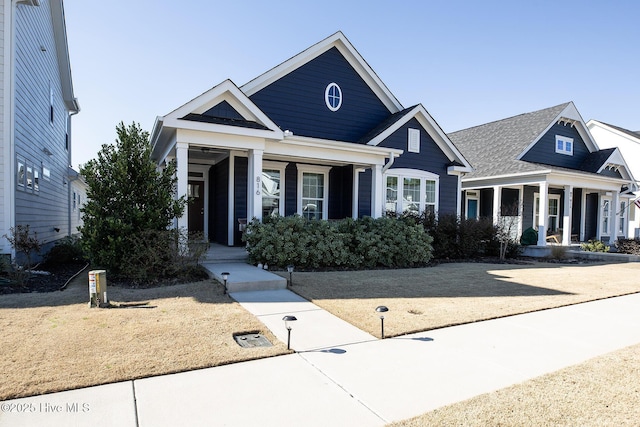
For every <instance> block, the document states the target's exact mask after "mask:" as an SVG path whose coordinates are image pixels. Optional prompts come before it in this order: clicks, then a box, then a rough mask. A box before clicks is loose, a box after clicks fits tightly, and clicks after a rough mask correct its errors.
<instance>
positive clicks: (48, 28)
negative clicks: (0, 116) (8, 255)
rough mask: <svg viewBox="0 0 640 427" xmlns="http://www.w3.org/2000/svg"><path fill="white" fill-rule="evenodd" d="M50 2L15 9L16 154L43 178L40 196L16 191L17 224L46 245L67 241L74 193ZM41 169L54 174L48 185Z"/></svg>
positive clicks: (34, 192) (45, 1)
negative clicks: (30, 231) (51, 116)
mask: <svg viewBox="0 0 640 427" xmlns="http://www.w3.org/2000/svg"><path fill="white" fill-rule="evenodd" d="M50 1H51V0H40V6H28V5H24V4H18V5H17V6H15V13H16V15H15V16H16V18H15V33H16V37H15V97H16V100H15V152H16V156H20V157H21V158H23V159H24V160H25V161H26V163H27V167H29V166H31V167H32V168H33V171H34V173H35V171H37V172H38V174H39V178H40V179H39V190H38V191H35V189H33V190H28V189H26V190H18V191H16V224H29V225H30V227H31V229H32V230H34V231H36V232H37V233H38V238H39V239H41V240H43V241H45V242H52V241H55V240H57V239H59V238H61V237H64V236H65V235H67V233H68V230H69V210H68V209H69V205H68V200H69V194H70V193H71V191H70V187H71V185H70V182H69V177H68V176H67V175H68V166H69V163H70V153H69V150H68V149H67V147H66V145H65V143H66V133H65V132H66V126H65V123H66V120H67V119H68V117H69V112H68V109H67V108H66V106H65V104H64V102H63V100H62V84H61V82H60V72H59V70H58V62H57V56H56V46H55V40H54V34H53V24H52V19H51V8H50ZM50 90H52V91H53V110H54V113H53V122H51V121H50ZM69 148H70V147H69ZM43 168H46V169H48V170H49V171H50V178H49V179H46V178H45V177H44V176H43ZM56 230H59V231H56Z"/></svg>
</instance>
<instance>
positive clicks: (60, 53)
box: [50, 0, 80, 113]
mask: <svg viewBox="0 0 640 427" xmlns="http://www.w3.org/2000/svg"><path fill="white" fill-rule="evenodd" d="M50 4H51V23H52V25H53V38H54V42H55V45H56V58H57V61H58V72H59V73H60V83H61V85H62V97H63V99H64V102H65V105H66V106H67V108H68V109H69V111H70V112H72V113H78V112H79V111H80V105H79V104H78V100H77V99H76V97H75V96H74V94H73V80H72V78H71V62H70V61H69V45H68V43H67V28H66V25H65V21H64V7H63V5H62V0H52V1H51V2H50Z"/></svg>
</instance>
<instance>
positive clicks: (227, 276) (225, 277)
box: [221, 271, 229, 295]
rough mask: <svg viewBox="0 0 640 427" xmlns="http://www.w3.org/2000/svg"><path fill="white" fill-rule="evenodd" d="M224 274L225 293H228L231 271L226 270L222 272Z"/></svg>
mask: <svg viewBox="0 0 640 427" xmlns="http://www.w3.org/2000/svg"><path fill="white" fill-rule="evenodd" d="M221 276H222V280H224V293H225V295H226V293H227V280H228V279H229V272H228V271H224V272H222V274H221Z"/></svg>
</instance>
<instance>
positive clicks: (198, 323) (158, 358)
mask: <svg viewBox="0 0 640 427" xmlns="http://www.w3.org/2000/svg"><path fill="white" fill-rule="evenodd" d="M639 273H640V263H634V264H585V265H558V264H547V263H534V264H530V265H512V264H442V265H439V266H436V267H430V268H421V269H406V270H376V271H357V272H322V273H302V272H296V273H294V286H293V290H294V291H296V292H298V293H299V294H301V295H302V296H304V297H306V298H308V299H310V300H312V301H313V302H314V303H316V304H318V305H319V306H321V307H323V308H325V309H326V310H328V311H330V312H332V313H334V314H336V315H338V316H339V317H342V318H343V319H345V320H347V321H348V322H350V323H352V324H354V325H356V326H358V327H359V328H361V329H363V330H365V331H368V332H370V333H372V334H374V335H378V334H379V329H378V328H379V319H378V317H377V316H376V314H375V313H374V309H375V307H376V306H377V305H386V306H388V307H389V309H390V311H389V312H388V313H386V320H385V332H386V334H389V335H391V334H393V335H400V334H405V333H409V332H412V331H422V330H428V329H433V328H438V327H442V326H447V325H453V324H459V323H465V322H473V321H479V320H483V319H490V318H495V317H500V316H506V315H511V314H517V313H524V312H529V311H534V310H540V309H545V308H550V307H558V306H563V305H567V304H574V303H578V302H583V301H588V300H594V299H599V298H607V297H611V296H616V295H623V294H628V293H634V292H640V280H638V277H640V274H639ZM283 275H285V276H286V273H285V274H283ZM109 296H110V298H111V300H112V302H114V303H116V304H119V305H120V306H122V307H123V308H113V309H96V308H93V309H89V308H88V307H87V302H88V286H87V283H86V275H82V276H81V277H80V278H79V279H77V280H76V281H75V282H74V283H73V284H72V285H71V286H70V287H69V288H68V289H67V290H65V291H63V292H54V293H46V294H19V295H0V327H1V328H2V334H1V335H0V371H1V372H2V375H3V376H2V381H1V382H0V400H4V399H9V398H15V397H22V396H29V395H35V394H42V393H46V392H53V391H58V390H66V389H72V388H79V387H85V386H89V385H95V384H102V383H108V382H114V381H122V380H128V379H134V378H141V377H147V376H152V375H160V374H165V373H171V372H179V371H185V370H191V369H197V368H202V367H209V366H216V365H221V364H226V363H233V362H237V361H243V360H250V359H254V358H261V357H269V356H274V355H278V354H284V353H286V352H287V350H286V348H285V345H284V344H283V343H280V342H279V341H278V340H277V339H276V338H275V337H274V336H273V335H272V334H271V333H270V332H269V331H268V330H267V329H266V328H265V327H264V325H263V324H262V323H260V322H259V321H258V320H256V319H255V318H254V317H253V316H251V315H250V314H249V313H248V312H246V311H245V310H244V309H243V308H242V307H241V306H240V305H238V304H237V303H235V302H233V301H232V300H230V299H229V298H228V297H227V296H224V295H223V294H222V287H221V286H220V285H219V284H217V283H215V282H212V281H205V282H199V283H193V284H185V285H176V286H169V287H163V288H156V289H146V290H145V289H139V290H132V289H121V288H115V287H110V288H109ZM250 331H259V332H261V333H263V334H265V335H266V336H267V337H268V338H269V340H270V341H271V342H272V343H274V346H273V347H270V348H263V349H243V348H241V347H239V346H238V345H237V344H236V343H235V341H234V340H233V334H234V333H241V332H250ZM639 353H640V346H636V347H632V348H630V349H627V350H621V351H619V352H616V353H612V354H610V355H607V356H603V357H601V358H598V359H594V360H592V361H590V362H587V363H585V364H583V365H578V366H577V367H572V368H568V369H565V370H563V371H560V372H558V373H555V374H550V375H547V376H545V377H541V378H538V379H535V380H532V381H529V382H526V383H523V384H521V385H517V386H514V387H511V388H508V389H505V390H501V391H498V392H495V393H491V394H488V395H483V396H479V397H476V398H474V399H472V400H470V401H467V402H462V403H459V404H456V405H452V406H451V407H447V408H442V409H440V410H438V411H434V412H431V413H429V414H426V415H424V416H423V417H424V418H419V419H416V420H410V421H406V422H405V424H400V425H407V426H417V425H452V426H453V425H460V426H462V425H513V426H516V425H558V424H560V425H581V424H583V425H606V424H607V423H609V424H610V425H624V424H625V422H624V420H625V419H626V418H625V417H628V416H631V415H633V411H635V418H634V419H638V413H637V412H638V409H637V408H638V407H640V406H639V405H638V404H637V403H638V400H639V399H638V398H639V396H638V389H639V387H638V384H640V355H639ZM611 412H615V413H616V414H620V416H619V417H618V418H611V417H610V415H611ZM596 416H600V417H601V418H593V417H596ZM586 417H588V418H589V422H584V423H583V422H581V420H586V419H587V418H586ZM602 417H604V418H602ZM574 420H577V421H575V422H574ZM592 420H596V421H595V422H592ZM611 420H613V421H611ZM598 421H602V422H598ZM474 423H475V424H474ZM627 425H630V424H629V423H627Z"/></svg>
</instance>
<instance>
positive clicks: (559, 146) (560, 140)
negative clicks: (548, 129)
mask: <svg viewBox="0 0 640 427" xmlns="http://www.w3.org/2000/svg"><path fill="white" fill-rule="evenodd" d="M556 153H559V154H566V155H567V156H573V138H568V137H566V136H560V135H556Z"/></svg>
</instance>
